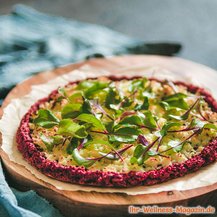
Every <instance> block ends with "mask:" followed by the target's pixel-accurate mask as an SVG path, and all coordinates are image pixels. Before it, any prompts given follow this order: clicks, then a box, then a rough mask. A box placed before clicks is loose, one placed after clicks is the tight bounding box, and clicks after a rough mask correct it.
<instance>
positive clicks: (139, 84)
mask: <svg viewBox="0 0 217 217" xmlns="http://www.w3.org/2000/svg"><path fill="white" fill-rule="evenodd" d="M146 82H147V78H145V77H144V78H141V79H135V80H133V81H132V82H131V84H130V86H129V88H128V90H129V92H134V91H135V90H137V89H139V88H144V87H145V83H146Z"/></svg>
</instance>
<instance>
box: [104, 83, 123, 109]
mask: <svg viewBox="0 0 217 217" xmlns="http://www.w3.org/2000/svg"><path fill="white" fill-rule="evenodd" d="M120 102H121V100H120V96H119V94H118V92H117V90H116V89H115V88H114V87H109V89H108V94H107V96H106V99H105V106H106V107H107V108H111V109H113V108H112V107H110V105H111V104H113V105H116V104H118V103H120Z"/></svg>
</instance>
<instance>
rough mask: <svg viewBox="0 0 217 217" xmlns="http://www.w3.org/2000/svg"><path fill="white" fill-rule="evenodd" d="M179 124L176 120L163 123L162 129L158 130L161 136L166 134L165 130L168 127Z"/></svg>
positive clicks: (166, 130)
mask: <svg viewBox="0 0 217 217" xmlns="http://www.w3.org/2000/svg"><path fill="white" fill-rule="evenodd" d="M179 126H181V123H178V122H169V123H166V124H164V126H163V127H162V129H161V130H160V131H159V133H160V135H161V137H164V136H166V135H167V132H168V130H169V129H170V128H172V127H179Z"/></svg>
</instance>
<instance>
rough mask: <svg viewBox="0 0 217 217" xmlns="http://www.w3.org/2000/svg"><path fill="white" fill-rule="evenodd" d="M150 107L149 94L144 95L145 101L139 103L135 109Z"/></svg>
mask: <svg viewBox="0 0 217 217" xmlns="http://www.w3.org/2000/svg"><path fill="white" fill-rule="evenodd" d="M148 108H149V100H148V97H147V96H145V97H144V101H143V103H142V104H137V105H136V106H135V110H147V109H148Z"/></svg>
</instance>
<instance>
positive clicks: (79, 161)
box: [72, 148, 95, 167]
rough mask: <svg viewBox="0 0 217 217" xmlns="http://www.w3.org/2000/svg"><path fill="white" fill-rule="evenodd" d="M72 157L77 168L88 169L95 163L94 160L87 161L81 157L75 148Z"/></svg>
mask: <svg viewBox="0 0 217 217" xmlns="http://www.w3.org/2000/svg"><path fill="white" fill-rule="evenodd" d="M72 157H73V159H74V161H75V162H76V163H77V164H78V165H79V166H84V167H90V166H92V165H93V164H94V163H95V161H94V160H87V159H85V158H84V157H82V156H81V155H80V153H79V151H78V149H77V148H75V149H74V150H73V151H72Z"/></svg>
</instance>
